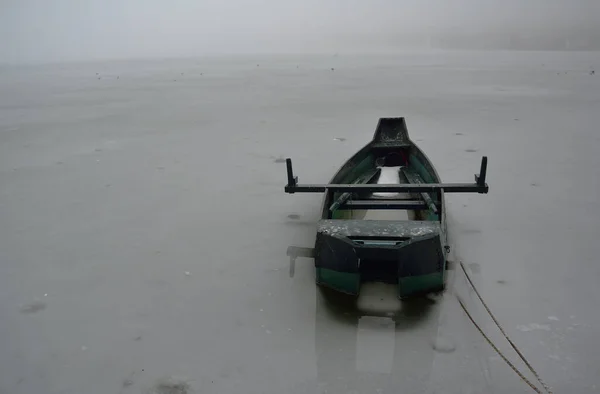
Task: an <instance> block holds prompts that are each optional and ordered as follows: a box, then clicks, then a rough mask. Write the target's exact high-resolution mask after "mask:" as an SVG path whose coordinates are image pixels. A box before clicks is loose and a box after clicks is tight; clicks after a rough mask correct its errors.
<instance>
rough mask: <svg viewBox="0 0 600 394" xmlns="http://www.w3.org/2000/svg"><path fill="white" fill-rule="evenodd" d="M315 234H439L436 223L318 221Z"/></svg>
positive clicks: (439, 230) (393, 235) (375, 235)
mask: <svg viewBox="0 0 600 394" xmlns="http://www.w3.org/2000/svg"><path fill="white" fill-rule="evenodd" d="M317 232H319V233H322V234H326V235H331V236H339V237H380V238H386V237H388V238H398V237H417V236H421V235H427V234H437V233H440V232H441V227H440V222H438V221H421V220H410V221H390V220H352V219H350V220H347V219H327V220H320V221H319V222H318V224H317Z"/></svg>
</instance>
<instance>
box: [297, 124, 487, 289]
mask: <svg viewBox="0 0 600 394" xmlns="http://www.w3.org/2000/svg"><path fill="white" fill-rule="evenodd" d="M286 163H287V170H288V185H287V186H286V192H287V193H303V192H305V193H316V192H324V197H323V204H322V210H321V218H320V220H319V221H318V223H317V236H316V240H315V246H314V248H313V249H312V250H311V252H310V257H312V258H314V261H315V268H316V282H317V284H318V285H320V286H323V287H326V288H330V289H333V290H335V291H337V292H340V293H345V294H350V295H358V294H359V293H360V288H361V285H362V284H363V283H365V282H384V283H389V284H394V285H396V286H397V291H398V297H400V298H406V297H411V296H415V295H421V294H425V293H430V292H438V291H441V290H443V289H444V288H445V281H446V267H447V255H448V253H449V249H450V248H449V246H448V235H447V225H446V207H445V197H444V195H445V193H447V192H472V193H487V191H488V186H487V184H486V183H485V174H486V170H487V158H486V157H484V158H483V159H482V163H481V172H480V175H476V177H475V178H476V183H474V184H456V183H455V184H442V183H441V181H440V177H439V175H438V173H437V171H436V170H435V168H434V166H433V165H432V163H431V161H430V160H429V159H428V158H427V156H426V155H425V154H424V153H423V151H422V150H421V149H420V148H419V147H418V146H417V145H416V144H415V143H414V142H413V141H411V140H410V138H409V136H408V130H407V128H406V122H405V120H404V118H381V119H380V120H379V123H378V125H377V128H376V130H375V135H374V136H373V139H372V140H371V141H370V142H369V143H368V144H367V145H365V146H364V147H363V148H362V149H360V150H359V151H358V152H356V153H355V154H354V155H353V156H352V157H350V159H348V161H346V163H344V164H343V165H342V167H341V168H340V169H339V170H338V171H337V173H336V174H335V175H334V176H333V178H332V179H331V181H330V182H329V184H326V185H312V184H298V180H297V178H296V177H294V175H293V170H292V163H291V159H287V160H286ZM306 256H308V254H306Z"/></svg>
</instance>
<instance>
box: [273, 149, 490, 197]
mask: <svg viewBox="0 0 600 394" xmlns="http://www.w3.org/2000/svg"><path fill="white" fill-rule="evenodd" d="M285 163H286V166H287V178H288V183H287V185H286V186H285V192H286V193H289V194H294V193H323V192H326V191H330V192H396V193H427V192H439V193H479V194H486V193H487V192H488V191H489V186H488V184H487V183H486V182H485V177H486V174H487V156H483V157H482V158H481V168H480V170H479V174H475V183H421V184H398V185H390V184H334V183H330V184H304V185H303V184H298V177H297V176H294V171H293V169H292V159H290V158H287V159H285Z"/></svg>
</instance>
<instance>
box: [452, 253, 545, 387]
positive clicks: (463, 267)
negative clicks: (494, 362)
mask: <svg viewBox="0 0 600 394" xmlns="http://www.w3.org/2000/svg"><path fill="white" fill-rule="evenodd" d="M460 267H461V268H462V270H463V272H464V273H465V276H466V278H467V280H468V281H469V284H470V285H471V287H472V288H473V290H474V291H475V294H477V298H479V301H481V303H482V304H483V307H484V308H485V310H486V311H487V313H488V314H489V315H490V317H491V318H492V320H493V321H494V323H496V326H497V327H498V329H499V330H500V332H501V333H502V335H503V336H504V338H506V340H507V341H508V343H510V346H512V348H513V349H514V350H515V352H517V354H518V355H519V357H521V360H523V362H524V363H525V365H527V367H528V368H529V370H530V371H531V373H532V374H533V376H535V378H536V379H537V380H538V382H540V384H541V385H542V386H543V387H544V389H545V390H546V391H547V392H548V393H549V394H553V393H552V391H551V390H550V388H549V387H548V385H546V383H544V381H543V380H542V379H541V378H540V375H539V374H538V373H537V372H536V371H535V369H533V367H532V366H531V364H529V362H528V361H527V359H526V358H525V356H524V355H523V354H522V353H521V352H520V351H519V349H518V348H517V346H516V345H515V344H514V343H513V341H512V340H511V339H510V338H509V337H508V334H506V332H505V331H504V329H503V328H502V326H501V325H500V323H499V322H498V320H497V319H496V317H495V316H494V314H493V313H492V311H491V310H490V308H489V307H488V306H487V304H486V302H485V301H484V300H483V297H481V294H479V290H477V287H475V284H474V283H473V281H472V280H471V276H470V275H469V274H468V272H467V270H466V268H465V265H464V263H463V262H462V261H461V262H460ZM457 298H458V296H457ZM458 301H459V302H460V305H461V306H462V308H463V309H464V311H465V312H466V313H467V315H468V316H469V319H471V321H472V322H473V324H475V326H476V327H477V329H478V330H479V332H481V334H482V335H483V336H484V337H485V339H486V340H487V341H488V343H490V345H492V343H491V341H490V340H489V338H488V337H487V336H486V335H485V334H484V333H483V331H482V330H481V329H480V328H479V326H477V324H476V323H475V321H474V320H473V318H472V317H471V315H470V314H469V312H467V310H466V308H465V306H464V305H463V303H462V301H461V300H460V299H459V300H458ZM492 347H494V349H496V352H498V354H500V353H499V351H498V350H497V348H496V347H495V346H494V345H492ZM500 356H501V357H502V358H503V359H504V361H506V362H507V363H508V364H509V365H510V366H511V367H512V368H513V370H514V371H515V372H517V374H519V376H521V378H523V379H524V380H525V381H526V382H528V383H529V381H528V380H527V379H525V377H524V376H523V375H522V374H521V373H520V372H518V371H517V370H516V369H515V368H514V366H513V365H512V364H510V362H508V361H507V360H506V358H505V357H504V356H503V355H502V354H500ZM530 386H531V384H530ZM535 390H536V391H537V392H538V393H539V391H538V389H537V388H536V389H535Z"/></svg>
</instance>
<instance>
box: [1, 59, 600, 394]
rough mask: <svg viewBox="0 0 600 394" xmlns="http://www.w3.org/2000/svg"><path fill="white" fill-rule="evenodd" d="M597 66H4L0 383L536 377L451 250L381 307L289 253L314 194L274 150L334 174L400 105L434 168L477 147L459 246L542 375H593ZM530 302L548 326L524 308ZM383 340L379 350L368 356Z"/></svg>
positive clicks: (455, 167)
mask: <svg viewBox="0 0 600 394" xmlns="http://www.w3.org/2000/svg"><path fill="white" fill-rule="evenodd" d="M599 63H600V56H599V55H598V54H597V53H577V52H568V53H550V52H545V53H544V52H538V53H527V52H495V53H492V52H487V53H486V52H477V53H474V52H473V53H468V52H448V53H446V52H433V53H429V54H427V53H420V54H414V53H407V54H399V55H395V56H379V57H378V56H375V55H369V56H364V57H360V56H345V55H343V54H340V55H339V56H337V57H333V56H331V57H329V56H321V57H311V56H296V57H267V56H263V57H259V58H242V57H240V58H235V57H231V58H226V59H222V58H203V59H189V60H157V61H135V62H102V63H87V64H62V65H47V66H39V67H24V68H10V67H3V68H2V72H1V73H0V223H1V226H0V251H1V255H0V392H7V393H48V394H54V393H63V394H70V393H86V394H96V393H98V394H100V393H102V394H104V393H108V392H116V393H118V392H119V390H122V392H123V393H127V392H143V390H154V391H155V392H160V390H162V389H163V388H165V387H168V386H166V385H164V384H163V383H161V382H163V380H161V379H164V377H165V376H167V377H169V376H185V377H186V379H187V380H185V381H184V382H185V386H183V385H181V384H180V385H179V386H177V384H179V383H177V382H179V381H177V382H175V383H174V386H172V387H174V388H173V390H175V388H177V387H179V388H178V389H179V390H180V391H181V390H188V391H189V392H211V393H247V394H254V393H267V394H270V393H278V394H279V393H292V394H297V393H311V394H314V393H317V392H322V391H323V390H327V392H328V393H329V394H332V393H347V392H351V391H352V390H354V391H355V392H360V393H366V392H378V393H398V392H444V393H466V392H477V393H481V392H485V393H494V392H496V393H507V392H508V393H519V392H523V393H526V392H530V391H529V388H528V387H527V386H526V385H525V384H524V383H523V382H521V381H520V380H519V379H518V378H517V377H516V375H515V374H514V373H513V371H512V370H510V368H508V367H507V366H506V365H505V364H504V363H503V361H502V360H501V359H500V358H499V357H498V356H497V355H496V354H495V353H494V352H493V350H492V349H491V348H490V347H489V346H488V345H487V343H485V341H484V340H483V339H482V338H481V336H480V335H479V333H478V332H477V330H476V329H475V328H474V327H473V326H472V324H471V323H470V322H469V321H468V319H467V318H466V317H465V315H464V312H463V311H462V310H461V309H460V306H459V305H458V303H457V302H456V299H455V298H453V297H454V295H455V294H458V295H460V296H461V297H462V299H463V300H464V301H465V303H466V304H467V306H468V308H469V310H470V311H471V313H472V314H473V315H474V318H475V319H477V321H478V322H480V324H481V325H482V326H483V327H484V329H485V330H486V331H487V332H489V333H490V335H491V337H492V339H493V340H494V341H495V342H497V343H499V344H500V345H499V346H500V348H501V349H502V351H504V352H506V354H507V355H508V357H509V358H510V359H511V360H515V362H517V361H516V360H517V357H516V354H515V353H514V352H511V349H510V346H508V345H507V344H506V342H502V337H501V335H500V334H499V333H498V331H497V329H495V328H494V326H493V323H492V322H491V320H490V319H489V318H488V317H486V314H485V310H484V309H483V307H482V306H481V305H480V304H478V302H477V300H476V298H475V296H474V294H473V292H472V291H470V290H469V287H468V283H467V282H466V281H465V280H464V278H462V277H461V276H460V271H459V270H455V271H451V272H450V274H451V275H450V289H449V290H448V292H447V293H446V295H445V296H443V297H438V298H432V299H429V300H422V301H419V302H413V303H402V305H401V306H400V308H397V307H396V304H393V310H392V311H384V310H382V305H383V306H385V305H388V302H387V301H386V299H384V300H383V301H382V304H377V305H375V306H374V311H373V310H364V306H365V305H367V304H368V305H371V304H373V302H374V301H376V300H377V299H373V298H370V299H369V300H366V301H368V302H363V301H365V300H355V301H354V302H350V303H348V302H347V301H342V300H338V299H333V300H331V299H328V298H326V297H325V295H324V294H323V293H322V292H320V291H317V289H316V287H315V284H314V269H313V266H312V262H311V261H310V260H308V259H298V262H297V263H296V272H295V276H294V278H289V276H288V271H287V265H288V258H287V256H286V255H285V251H286V249H287V247H288V246H289V245H298V246H307V247H310V246H312V243H313V242H314V235H315V234H314V223H315V221H316V220H317V218H318V215H319V212H320V204H321V196H319V195H300V194H297V195H287V194H285V193H284V192H283V186H284V184H285V182H286V179H285V166H284V165H283V164H281V163H278V160H277V158H280V157H292V158H293V159H294V163H295V170H296V172H297V173H298V174H299V176H300V180H301V181H302V182H307V183H308V182H316V183H319V182H322V183H324V182H327V181H328V180H329V179H330V178H331V176H332V174H333V173H334V172H335V171H336V170H337V168H338V167H339V165H340V164H341V163H343V162H344V161H345V160H346V159H347V158H348V157H349V156H350V155H351V154H353V153H354V152H355V151H356V150H358V149H360V148H361V147H362V146H363V145H364V144H365V143H366V142H367V141H368V140H369V139H370V138H371V137H372V135H373V131H374V129H375V126H376V123H377V119H378V118H379V117H383V116H405V117H406V119H407V124H408V129H409V133H410V135H411V137H412V138H413V139H415V140H416V141H418V143H419V146H420V147H421V148H422V149H423V150H424V151H425V153H426V154H427V155H428V156H429V158H430V159H431V161H432V162H433V164H434V165H435V166H436V169H437V170H438V172H439V173H440V176H441V178H442V180H443V181H447V182H452V181H459V182H460V181H467V182H468V181H472V179H473V173H475V172H477V171H478V165H479V162H480V156H481V155H484V154H485V155H487V156H488V157H489V168H488V182H489V184H490V193H489V194H488V195H476V194H468V195H460V194H457V195H451V196H448V215H449V221H450V227H449V228H450V237H451V241H452V244H451V246H452V249H451V250H452V253H453V254H454V255H455V257H454V258H455V260H456V261H459V260H462V261H464V262H465V264H477V266H478V267H480V270H479V272H478V273H473V275H474V280H475V281H476V283H477V284H478V286H479V287H480V289H481V291H482V293H483V295H484V297H485V298H486V299H487V300H488V303H489V304H490V306H491V308H492V310H493V311H494V312H495V313H496V314H497V317H498V319H499V320H500V321H501V322H502V324H503V325H504V327H505V330H506V331H507V332H508V334H509V335H511V337H512V338H513V340H514V342H515V343H517V344H518V345H519V346H520V347H521V350H522V352H523V353H524V354H525V355H526V356H527V357H528V360H529V361H530V362H531V363H532V364H533V365H534V366H535V367H536V369H537V370H538V372H539V373H540V375H541V376H542V377H543V378H544V380H545V381H546V382H548V383H549V384H550V385H551V386H552V387H553V388H554V389H555V392H557V393H558V392H563V393H567V392H568V393H588V392H591V391H592V390H593V389H592V387H593V385H595V384H596V381H597V368H593V367H592V366H594V365H597V364H598V362H597V361H598V356H597V355H598V354H600V352H599V351H600V347H599V346H600V345H599V344H598V341H597V340H596V339H597V338H598V336H599V334H600V331H599V330H600V328H599V327H600V317H599V315H598V313H597V312H596V311H597V305H598V302H599V301H600V287H598V286H597V280H598V277H599V274H600V265H598V259H597V256H599V255H600V243H598V242H597V240H598V234H599V233H600V209H599V208H600V207H599V201H598V196H600V183H599V181H598V175H597V172H598V171H597V169H598V168H600V156H599V155H598V148H599V146H600V145H599V143H600V134H598V128H597V125H598V124H600V111H598V108H599V106H600V77H598V76H597V75H595V76H593V75H590V73H589V70H590V68H591V67H592V66H593V67H596V68H598V64H599ZM256 64H260V67H256ZM297 66H300V67H297ZM332 67H333V68H335V72H331V71H330V69H331V68H332ZM96 73H99V74H100V75H101V76H103V78H102V79H98V76H97V75H96ZM181 73H183V75H182V74H181ZM109 75H110V76H116V75H118V76H119V79H116V78H109V77H104V76H109ZM173 79H177V82H173ZM334 138H338V139H339V140H341V139H345V141H344V143H340V142H339V140H338V141H336V140H334ZM289 215H297V217H298V218H299V219H300V220H296V219H295V218H296V216H294V217H290V216H289ZM291 219H294V220H291ZM186 272H190V273H193V275H185V273H186ZM269 293H270V294H271V295H269ZM44 294H48V296H47V297H43V302H41V301H36V299H37V298H36V297H38V298H42V297H41V296H42V295H44ZM386 294H387V293H386ZM369 296H370V297H372V294H370V295H369ZM386 297H387V296H386ZM384 298H385V297H384ZM380 301H381V300H380ZM32 302H33V304H32ZM356 302H358V304H359V306H360V307H361V308H358V307H357V304H356ZM389 304H390V305H391V304H392V303H391V302H390V303H389ZM261 310H262V311H261ZM369 314H371V315H373V314H375V316H379V317H380V318H381V319H382V320H385V321H387V320H386V319H391V320H392V321H393V322H394V329H393V334H394V337H393V338H392V336H391V330H389V329H388V328H385V327H387V326H385V327H384V328H383V329H382V331H381V338H378V337H377V334H376V332H377V329H376V328H374V327H377V326H376V325H374V326H373V325H371V326H369V327H370V330H371V331H369V334H370V335H369V337H368V338H366V339H368V341H366V340H365V341H363V339H365V338H364V337H359V335H358V329H359V326H360V327H362V324H363V323H362V320H361V319H362V318H363V317H364V316H366V315H369ZM548 316H558V317H561V316H577V319H576V320H575V321H574V322H573V323H576V324H577V325H575V324H571V321H570V320H569V321H568V322H569V324H564V325H563V321H567V320H565V319H563V318H561V319H560V320H559V321H548ZM381 319H380V320H381ZM367 320H368V319H367ZM530 322H538V324H543V323H549V324H547V325H548V326H549V327H550V330H544V329H536V330H531V331H526V332H523V331H520V330H519V329H518V328H517V327H519V326H520V325H527V324H530ZM567 326H569V327H571V328H572V329H570V330H567ZM290 329H291V330H290ZM265 330H269V331H270V334H266V331H265ZM440 338H441V339H440ZM392 339H393V341H392ZM372 340H374V341H372ZM369 341H371V342H369ZM392 342H393V344H394V354H393V357H392V356H390V355H389V353H387V352H386V353H382V354H375V355H373V354H369V355H368V356H367V354H368V352H367V353H365V352H363V350H365V349H366V350H368V347H369V345H368V343H376V346H386V347H387V346H388V344H390V345H389V346H391V343H392ZM363 345H364V346H363ZM82 346H85V347H86V349H87V350H86V351H81V349H82ZM434 348H437V350H436V349H434ZM451 348H454V350H453V351H440V349H441V350H444V349H451ZM357 350H359V352H358V353H357ZM552 355H560V360H556V359H553V358H551V357H550V356H552ZM376 356H382V361H381V360H380V361H373V362H371V360H375V357H376ZM361 357H362V358H361ZM359 358H360V359H359ZM569 360H570V361H569ZM363 361H364V363H363ZM357 366H359V367H361V368H362V369H361V371H360V372H359V371H357ZM518 366H519V368H520V369H522V370H524V366H523V364H522V363H521V364H518ZM375 370H376V372H377V373H375V372H370V371H375ZM379 371H384V373H379ZM385 371H392V373H385ZM125 381H127V384H125V383H124V382H125ZM169 382H170V380H169ZM425 389H426V390H429V391H425ZM165 390H166V389H165ZM319 390H320V391H319ZM435 390H437V391H435ZM163 391H164V390H163Z"/></svg>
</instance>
